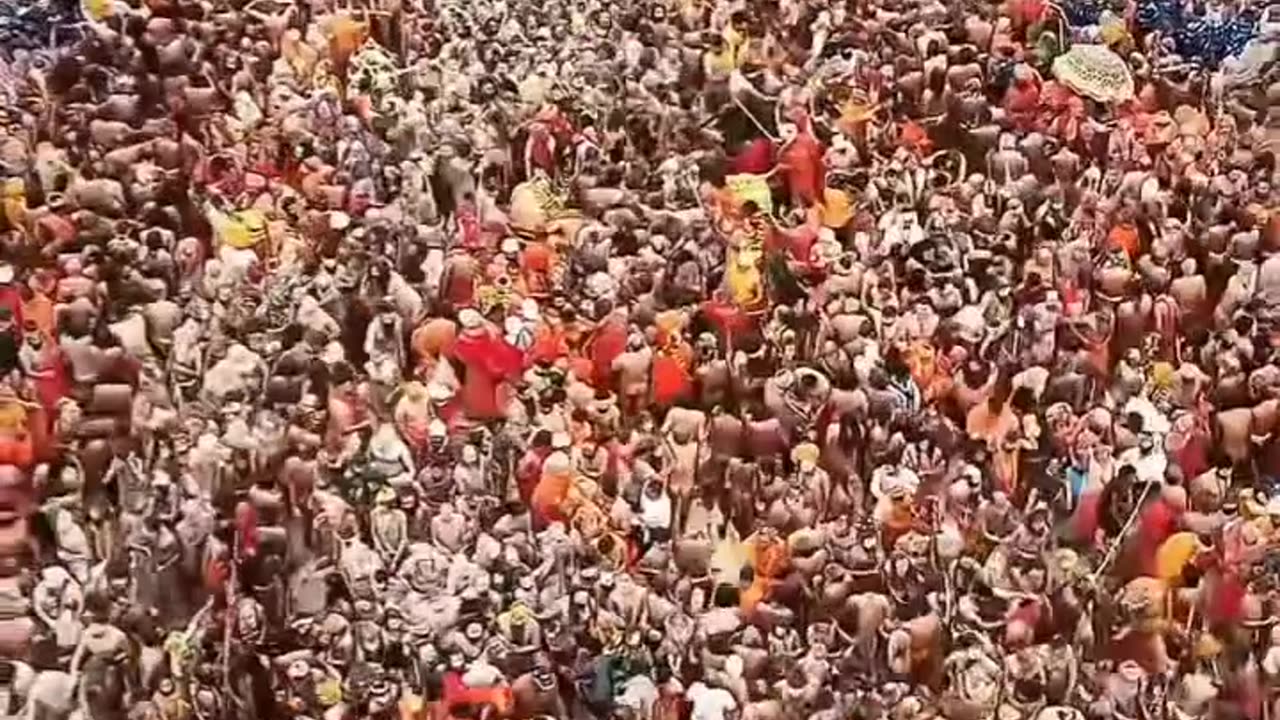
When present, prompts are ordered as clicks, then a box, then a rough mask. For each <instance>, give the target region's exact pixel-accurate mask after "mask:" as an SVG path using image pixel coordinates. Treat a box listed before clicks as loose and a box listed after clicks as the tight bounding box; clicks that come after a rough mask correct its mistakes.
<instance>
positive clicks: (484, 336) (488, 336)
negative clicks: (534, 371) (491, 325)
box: [453, 329, 524, 420]
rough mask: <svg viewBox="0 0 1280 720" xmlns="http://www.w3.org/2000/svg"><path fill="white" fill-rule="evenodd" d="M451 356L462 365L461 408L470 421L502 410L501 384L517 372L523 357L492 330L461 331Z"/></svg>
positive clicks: (491, 416) (495, 416)
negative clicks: (464, 371) (464, 368)
mask: <svg viewBox="0 0 1280 720" xmlns="http://www.w3.org/2000/svg"><path fill="white" fill-rule="evenodd" d="M453 356H454V357H455V358H457V359H458V360H459V361H460V362H462V364H463V365H464V366H466V373H465V374H464V377H463V380H462V393H461V400H462V407H463V410H464V412H465V413H466V415H467V417H468V418H470V419H472V420H494V419H500V418H502V417H503V416H504V415H505V413H506V403H505V398H504V397H503V392H502V389H503V384H504V383H505V382H507V381H509V380H514V379H515V378H517V377H518V376H519V375H520V370H521V369H522V367H523V366H524V358H523V356H522V354H521V353H520V351H519V350H517V349H516V348H514V347H512V346H511V345H509V344H508V343H507V342H506V341H505V340H503V339H502V338H500V337H498V336H497V335H496V334H495V333H494V332H493V331H492V330H488V329H484V330H481V331H480V332H469V331H467V332H463V333H462V334H461V335H459V336H458V339H457V340H455V341H454V343H453Z"/></svg>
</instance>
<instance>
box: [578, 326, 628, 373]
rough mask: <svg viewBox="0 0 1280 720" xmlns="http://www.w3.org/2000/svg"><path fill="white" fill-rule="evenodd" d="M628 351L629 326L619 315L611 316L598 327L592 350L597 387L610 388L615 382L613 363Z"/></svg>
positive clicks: (591, 342) (589, 351)
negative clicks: (611, 383) (610, 384)
mask: <svg viewBox="0 0 1280 720" xmlns="http://www.w3.org/2000/svg"><path fill="white" fill-rule="evenodd" d="M626 349H627V324H626V321H625V320H622V319H621V318H619V317H618V316H617V315H610V316H609V317H608V318H606V319H605V320H604V321H603V322H601V323H600V325H598V326H597V327H596V332H595V335H594V336H593V337H592V338H591V341H590V349H589V350H588V351H587V352H588V355H589V357H590V358H591V366H592V378H591V380H592V383H593V384H594V385H595V386H596V387H608V386H609V383H610V382H611V381H612V380H613V361H614V360H615V359H616V358H617V357H618V356H619V355H621V354H622V353H623V351H625V350H626Z"/></svg>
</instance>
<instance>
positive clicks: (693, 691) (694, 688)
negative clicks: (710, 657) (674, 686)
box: [685, 682, 738, 720]
mask: <svg viewBox="0 0 1280 720" xmlns="http://www.w3.org/2000/svg"><path fill="white" fill-rule="evenodd" d="M685 697H687V698H689V702H691V703H693V713H692V714H691V715H690V720H724V714H725V713H726V712H728V711H730V710H734V709H736V708H737V707H738V703H737V701H736V700H734V699H733V695H732V694H730V692H729V691H728V690H725V689H724V688H713V687H707V686H706V685H705V684H703V683H700V682H696V683H694V684H693V685H691V686H689V690H688V691H687V692H686V693H685Z"/></svg>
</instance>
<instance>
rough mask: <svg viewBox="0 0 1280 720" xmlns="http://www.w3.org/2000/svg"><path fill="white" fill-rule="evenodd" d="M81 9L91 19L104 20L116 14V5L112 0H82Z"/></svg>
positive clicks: (95, 20)
mask: <svg viewBox="0 0 1280 720" xmlns="http://www.w3.org/2000/svg"><path fill="white" fill-rule="evenodd" d="M80 10H81V11H82V12H84V16H85V17H87V18H89V19H90V20H92V21H94V22H102V21H104V20H106V19H108V18H110V17H111V16H113V15H115V14H116V5H115V3H114V2H113V1H112V0H81V2H80Z"/></svg>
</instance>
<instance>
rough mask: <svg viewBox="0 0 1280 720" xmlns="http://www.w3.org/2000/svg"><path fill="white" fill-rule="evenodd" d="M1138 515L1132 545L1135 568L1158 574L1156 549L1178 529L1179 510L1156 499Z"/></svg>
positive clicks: (1147, 573)
mask: <svg viewBox="0 0 1280 720" xmlns="http://www.w3.org/2000/svg"><path fill="white" fill-rule="evenodd" d="M1141 513H1142V514H1141V515H1139V516H1138V533H1137V535H1136V536H1135V537H1134V539H1133V541H1132V543H1131V545H1130V547H1131V548H1132V551H1133V552H1134V553H1135V559H1136V561H1137V565H1136V567H1135V570H1136V572H1137V573H1138V574H1141V575H1150V576H1153V577H1154V576H1156V575H1158V574H1159V573H1158V571H1157V568H1156V551H1157V550H1159V548H1160V545H1161V544H1163V543H1164V541H1165V540H1168V539H1169V536H1170V535H1172V534H1173V533H1175V532H1177V530H1178V516H1179V514H1180V513H1179V512H1178V511H1177V510H1176V509H1175V508H1173V507H1171V506H1170V505H1169V504H1168V503H1166V502H1165V501H1164V500H1162V499H1161V500H1156V501H1155V502H1153V503H1151V504H1150V505H1148V506H1147V507H1145V508H1143V510H1142V511H1141Z"/></svg>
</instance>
